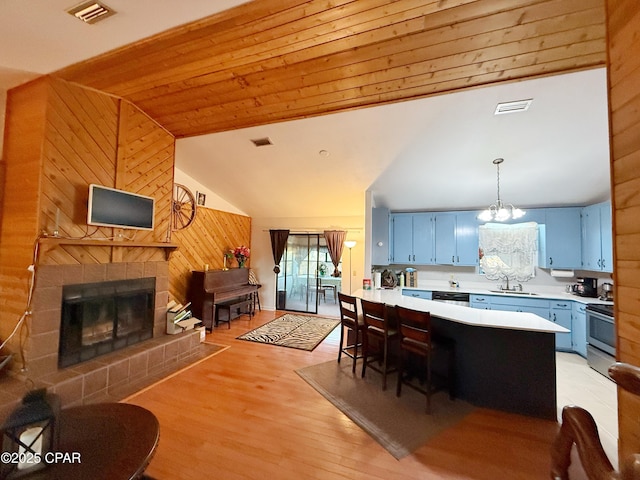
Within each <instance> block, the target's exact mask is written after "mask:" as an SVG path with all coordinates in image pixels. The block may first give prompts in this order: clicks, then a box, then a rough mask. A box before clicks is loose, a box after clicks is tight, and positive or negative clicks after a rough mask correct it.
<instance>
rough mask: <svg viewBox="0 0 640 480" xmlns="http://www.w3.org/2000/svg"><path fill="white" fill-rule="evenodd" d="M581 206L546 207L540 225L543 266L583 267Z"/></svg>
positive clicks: (541, 263) (540, 264) (541, 260)
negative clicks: (543, 218)
mask: <svg viewBox="0 0 640 480" xmlns="http://www.w3.org/2000/svg"><path fill="white" fill-rule="evenodd" d="M581 210H582V209H581V208H579V207H571V208H546V209H545V220H544V223H543V224H541V225H540V261H539V266H540V267H542V268H568V269H574V268H581V266H582V258H581V257H582V255H581V249H580V242H581V240H580V239H581V231H582V228H581V219H580V213H581Z"/></svg>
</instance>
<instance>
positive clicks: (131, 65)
mask: <svg viewBox="0 0 640 480" xmlns="http://www.w3.org/2000/svg"><path fill="white" fill-rule="evenodd" d="M352 2H354V0H338V1H337V2H336V3H337V4H338V5H340V4H343V3H352ZM251 3H254V2H251ZM289 3H293V2H289ZM361 3H366V2H361ZM246 5H249V4H246ZM309 8H311V9H312V11H323V10H325V9H326V6H325V5H324V4H322V3H318V2H315V3H314V2H312V1H311V0H304V1H297V2H295V3H294V4H293V5H292V6H291V8H284V6H283V7H281V8H280V9H278V10H277V11H274V12H272V11H270V10H268V11H266V12H265V15H266V16H265V17H258V18H256V19H254V20H253V21H251V22H249V23H244V24H242V25H231V26H230V28H227V27H225V26H224V25H218V24H212V25H207V26H204V27H202V28H201V29H199V30H196V32H197V38H194V32H193V31H190V32H189V33H188V34H182V35H181V34H180V31H181V27H178V28H176V29H174V32H175V34H174V35H173V36H171V37H169V38H167V39H166V40H163V41H158V42H155V43H154V42H146V41H144V44H141V42H139V43H137V44H134V45H132V46H130V49H129V50H128V51H126V50H125V51H123V52H121V54H120V55H118V56H115V55H109V54H106V55H103V56H100V57H96V58H95V59H93V66H92V68H94V69H95V68H99V69H100V70H101V72H102V74H101V75H96V74H95V73H94V74H92V73H91V70H89V71H88V72H82V71H76V72H74V74H73V76H71V77H69V76H68V73H67V71H66V69H65V70H62V71H60V72H58V73H59V74H60V75H61V76H63V77H64V78H72V79H76V80H77V81H82V82H83V83H86V82H89V83H90V84H91V85H92V86H93V87H94V88H98V89H106V88H107V87H109V86H111V85H114V83H116V82H118V79H119V78H130V79H135V78H138V77H141V76H146V75H148V74H149V72H150V71H155V72H162V71H163V70H164V69H165V68H167V66H168V65H173V64H176V65H178V66H180V65H183V64H185V63H188V62H189V61H192V58H193V57H194V56H195V58H196V59H202V58H206V57H209V56H214V57H215V56H216V55H220V54H224V53H228V52H230V51H233V50H235V48H237V46H238V45H239V44H241V43H242V42H243V41H244V42H253V43H254V44H255V45H260V44H262V43H264V42H258V41H256V40H254V37H255V36H256V35H257V34H259V33H260V32H264V31H269V32H275V33H276V34H277V33H278V32H281V33H280V34H281V35H282V34H285V33H290V30H291V28H290V27H289V28H287V26H288V25H289V24H291V23H294V22H295V21H297V20H302V21H308V20H307V17H308V15H307V9H309ZM274 38H277V36H275V37H274ZM80 79H81V80H80ZM113 90H114V91H115V92H116V93H118V94H119V92H117V89H113Z"/></svg>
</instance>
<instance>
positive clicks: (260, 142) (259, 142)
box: [251, 137, 273, 147]
mask: <svg viewBox="0 0 640 480" xmlns="http://www.w3.org/2000/svg"><path fill="white" fill-rule="evenodd" d="M251 141H252V142H253V144H254V145H255V146H256V147H266V146H267V145H273V143H272V142H271V139H270V138H269V137H264V138H256V139H255V140H251Z"/></svg>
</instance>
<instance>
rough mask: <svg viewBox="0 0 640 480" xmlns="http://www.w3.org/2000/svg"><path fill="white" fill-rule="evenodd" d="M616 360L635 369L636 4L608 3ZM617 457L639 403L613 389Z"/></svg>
mask: <svg viewBox="0 0 640 480" xmlns="http://www.w3.org/2000/svg"><path fill="white" fill-rule="evenodd" d="M607 27H608V32H607V33H608V50H609V56H608V62H609V65H608V67H609V68H608V73H609V103H610V105H609V108H610V124H611V135H612V137H611V152H612V191H613V194H612V202H613V224H614V238H615V244H614V253H615V268H614V272H615V285H616V290H615V305H616V321H617V327H618V328H617V346H618V360H620V361H623V362H628V363H631V364H633V365H638V366H640V283H639V282H638V279H639V278H640V115H639V114H638V112H640V35H639V32H640V2H638V1H637V0H608V2H607ZM618 416H619V419H618V420H619V422H618V423H619V438H620V459H621V461H622V460H623V459H624V458H627V457H628V456H629V455H631V454H632V453H640V399H639V398H638V397H635V396H634V395H631V394H629V393H627V392H625V391H623V390H620V389H618Z"/></svg>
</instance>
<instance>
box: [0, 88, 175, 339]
mask: <svg viewBox="0 0 640 480" xmlns="http://www.w3.org/2000/svg"><path fill="white" fill-rule="evenodd" d="M123 129H125V130H123ZM174 142H175V140H174V137H173V136H172V135H171V134H170V133H168V132H166V130H164V129H163V128H161V127H159V126H158V124H157V123H155V122H154V121H153V120H151V119H150V118H149V117H147V116H146V115H144V114H143V113H142V112H141V111H140V110H139V109H137V108H136V107H134V106H132V105H130V104H128V103H127V102H125V101H121V100H119V99H116V98H114V97H112V96H110V95H106V94H102V93H99V92H96V91H93V90H90V89H86V88H84V87H80V86H78V85H74V84H71V83H69V82H66V81H64V80H60V79H56V78H52V77H41V78H39V79H37V80H35V81H33V82H30V83H28V84H25V85H23V86H20V87H18V88H16V89H13V90H11V91H10V92H9V95H8V100H7V128H6V135H5V143H4V145H5V148H4V159H3V161H4V163H5V165H6V178H5V183H4V185H3V187H4V201H3V204H2V213H3V215H2V228H1V230H0V287H1V291H0V307H1V308H0V338H6V336H7V335H8V334H9V332H10V331H11V330H12V328H13V326H14V325H15V324H16V322H17V321H18V319H19V318H20V316H21V314H22V313H23V312H24V311H25V308H26V306H27V299H28V295H27V293H28V284H29V276H30V274H29V272H28V271H27V266H29V265H30V264H32V263H33V261H34V243H35V241H36V239H37V238H38V237H39V235H40V234H41V233H42V232H45V233H46V234H47V235H51V234H53V232H54V230H56V229H57V230H58V232H59V235H60V236H62V237H67V238H84V237H89V238H90V239H105V238H107V239H113V238H115V240H116V241H117V240H118V239H119V238H120V235H121V234H122V235H123V236H128V235H132V234H133V232H134V231H131V230H122V229H112V228H104V227H101V228H95V227H88V226H87V224H86V212H87V198H88V186H89V184H90V183H97V184H101V185H106V186H112V187H116V188H121V189H125V190H129V191H133V192H138V193H142V194H146V195H150V196H153V197H154V198H155V200H156V218H155V225H156V228H155V230H154V231H153V232H144V233H140V232H136V233H135V235H136V238H135V240H136V243H151V242H159V241H165V240H166V238H167V233H168V232H167V229H168V227H169V218H170V208H171V194H172V185H173V164H174V158H173V151H174ZM160 260H165V255H164V252H163V251H161V250H160V249H158V248H147V247H131V248H129V247H128V248H123V247H117V248H113V247H110V246H85V245H59V246H53V247H52V246H51V245H49V246H48V248H46V249H41V255H40V257H39V261H38V264H39V265H73V264H91V263H101V264H104V263H111V262H145V261H160ZM36 282H37V279H36Z"/></svg>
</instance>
